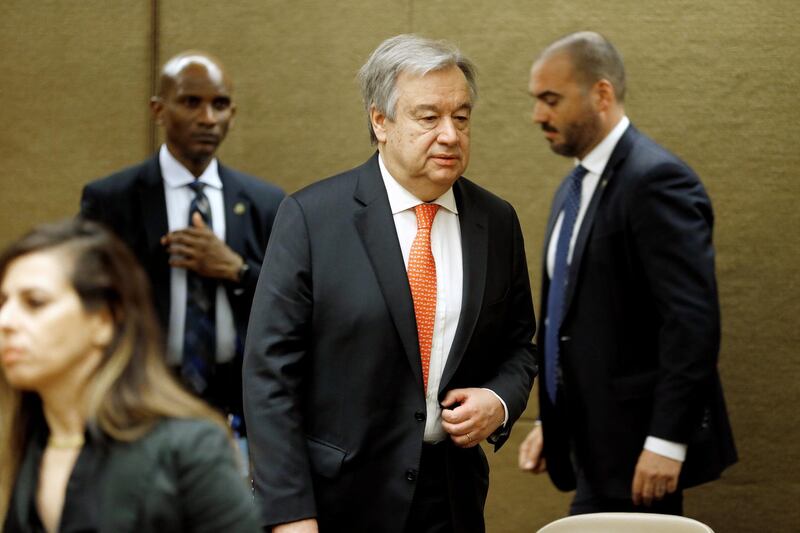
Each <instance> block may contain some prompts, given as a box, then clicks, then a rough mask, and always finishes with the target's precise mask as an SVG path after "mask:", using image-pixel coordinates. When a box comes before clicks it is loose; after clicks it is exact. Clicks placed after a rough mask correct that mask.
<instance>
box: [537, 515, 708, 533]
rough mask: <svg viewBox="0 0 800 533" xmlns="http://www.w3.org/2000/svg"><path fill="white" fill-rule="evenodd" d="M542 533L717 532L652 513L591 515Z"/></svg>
mask: <svg viewBox="0 0 800 533" xmlns="http://www.w3.org/2000/svg"><path fill="white" fill-rule="evenodd" d="M538 533H714V531H713V530H712V529H711V528H710V527H708V526H707V525H705V524H703V523H701V522H698V521H697V520H692V519H691V518H685V517H683V516H672V515H664V514H651V513H590V514H582V515H575V516H568V517H566V518H561V519H559V520H556V521H555V522H550V523H549V524H547V525H546V526H544V527H543V528H542V529H540V530H539V531H538Z"/></svg>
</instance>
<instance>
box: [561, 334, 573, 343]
mask: <svg viewBox="0 0 800 533" xmlns="http://www.w3.org/2000/svg"><path fill="white" fill-rule="evenodd" d="M571 340H572V337H570V336H569V335H564V336H563V337H561V342H569V341H571Z"/></svg>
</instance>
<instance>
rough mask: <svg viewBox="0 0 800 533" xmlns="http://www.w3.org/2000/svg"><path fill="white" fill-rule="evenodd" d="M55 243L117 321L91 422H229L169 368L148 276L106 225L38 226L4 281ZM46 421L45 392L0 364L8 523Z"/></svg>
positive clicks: (88, 294)
mask: <svg viewBox="0 0 800 533" xmlns="http://www.w3.org/2000/svg"><path fill="white" fill-rule="evenodd" d="M54 249H58V251H60V252H62V251H63V252H65V254H64V255H65V256H66V257H67V258H69V260H70V261H69V263H70V264H68V265H67V266H66V268H67V269H68V272H69V276H70V281H71V283H72V286H73V288H74V289H75V291H76V292H77V293H78V296H79V297H80V299H81V302H82V305H83V307H84V309H85V310H86V311H89V312H99V311H107V312H109V314H110V315H111V317H112V319H113V322H114V336H113V339H112V341H111V342H110V343H109V345H108V346H107V347H106V349H105V353H104V356H103V358H102V361H101V363H100V365H99V366H98V368H97V370H96V372H95V375H94V376H93V378H92V380H90V382H89V385H88V387H89V390H88V391H87V392H88V395H87V396H88V410H87V418H88V423H89V429H90V430H94V431H100V432H102V433H104V434H105V435H107V436H108V437H110V438H111V439H114V440H117V441H132V440H136V439H137V438H139V437H141V436H142V435H144V434H145V433H147V432H148V431H149V430H150V429H151V428H152V427H153V425H154V424H155V423H156V422H157V421H158V420H160V419H162V418H165V417H171V418H205V419H210V420H213V421H214V422H216V423H218V424H219V425H220V426H222V427H226V425H225V421H224V420H223V418H222V416H221V415H219V414H218V413H217V412H216V411H213V410H212V409H211V408H210V407H208V406H207V405H206V404H205V403H203V402H202V401H201V400H199V399H197V398H195V397H194V396H192V395H191V394H189V393H188V392H186V391H185V390H184V389H183V388H182V387H181V385H179V384H178V382H177V381H176V380H175V379H174V378H173V377H172V374H171V373H170V371H169V370H168V369H167V367H166V365H165V363H164V357H163V342H162V337H161V332H160V328H159V326H158V323H157V322H156V318H155V311H154V308H153V303H152V297H151V292H150V284H149V282H148V280H147V276H146V275H145V273H144V271H143V270H142V268H141V267H140V266H139V264H138V262H137V260H136V258H135V257H134V256H133V254H132V253H131V252H130V251H129V250H128V248H127V247H126V246H125V245H124V244H123V243H122V242H120V241H119V240H118V239H117V238H116V237H114V236H113V235H112V234H111V233H110V232H108V231H107V230H105V229H103V228H102V227H101V226H100V225H98V224H96V223H93V222H89V221H85V220H80V219H76V220H69V221H66V222H61V223H56V224H48V225H43V226H39V227H37V228H35V229H33V230H32V231H31V232H30V233H28V234H27V235H25V236H24V237H22V238H21V239H19V240H18V241H16V242H14V243H12V244H11V245H10V246H9V247H8V248H6V250H5V251H4V252H3V253H2V254H0V282H1V281H2V280H3V279H4V278H5V274H6V270H7V268H8V265H9V264H10V263H11V262H12V261H13V260H14V259H16V258H19V257H21V256H24V255H27V254H30V253H34V252H42V251H50V250H54ZM41 423H43V414H42V410H41V402H40V401H39V398H38V395H36V394H35V393H33V392H27V391H19V390H15V389H13V388H12V387H11V386H10V384H9V383H8V381H7V380H6V378H5V375H4V374H3V373H2V372H0V525H1V524H2V523H3V521H4V519H5V515H6V510H7V507H8V503H9V500H10V497H11V492H12V490H13V486H14V482H15V480H16V475H17V469H18V468H19V464H20V462H21V461H22V457H23V454H24V450H25V447H26V445H27V443H28V441H29V439H30V437H31V433H32V429H33V428H34V427H35V426H36V425H37V424H41Z"/></svg>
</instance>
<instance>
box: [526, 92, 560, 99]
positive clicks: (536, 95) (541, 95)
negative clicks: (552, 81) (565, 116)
mask: <svg viewBox="0 0 800 533" xmlns="http://www.w3.org/2000/svg"><path fill="white" fill-rule="evenodd" d="M530 95H531V96H533V97H534V98H536V99H538V100H543V99H545V98H548V97H550V96H555V97H556V98H561V93H557V92H555V91H550V90H547V91H542V92H540V93H534V92H532V91H530Z"/></svg>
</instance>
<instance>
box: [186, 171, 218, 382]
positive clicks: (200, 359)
mask: <svg viewBox="0 0 800 533" xmlns="http://www.w3.org/2000/svg"><path fill="white" fill-rule="evenodd" d="M204 185H205V184H204V183H201V182H199V181H195V182H193V183H190V184H189V187H190V188H191V189H192V190H193V191H194V198H192V203H191V204H190V205H189V226H193V225H194V224H193V223H192V216H193V215H194V214H195V213H200V216H201V217H202V218H203V222H204V223H205V224H206V226H208V227H209V228H211V227H212V220H211V206H210V205H209V203H208V197H206V195H205V194H204V193H203V186H204ZM216 297H217V283H216V282H215V281H214V280H212V279H209V278H204V277H202V276H200V275H198V274H196V273H195V272H193V271H191V270H187V271H186V324H185V327H184V333H183V364H182V365H181V378H182V379H183V382H184V383H185V384H186V386H187V387H189V389H190V390H192V391H194V392H195V393H196V394H198V395H202V394H203V393H204V392H205V391H206V389H207V388H208V384H209V382H210V380H211V376H212V375H213V373H214V363H215V359H216V357H215V355H216V350H217V339H216V337H217V330H216V324H215V319H216V309H215V308H216V305H215V304H216Z"/></svg>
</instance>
